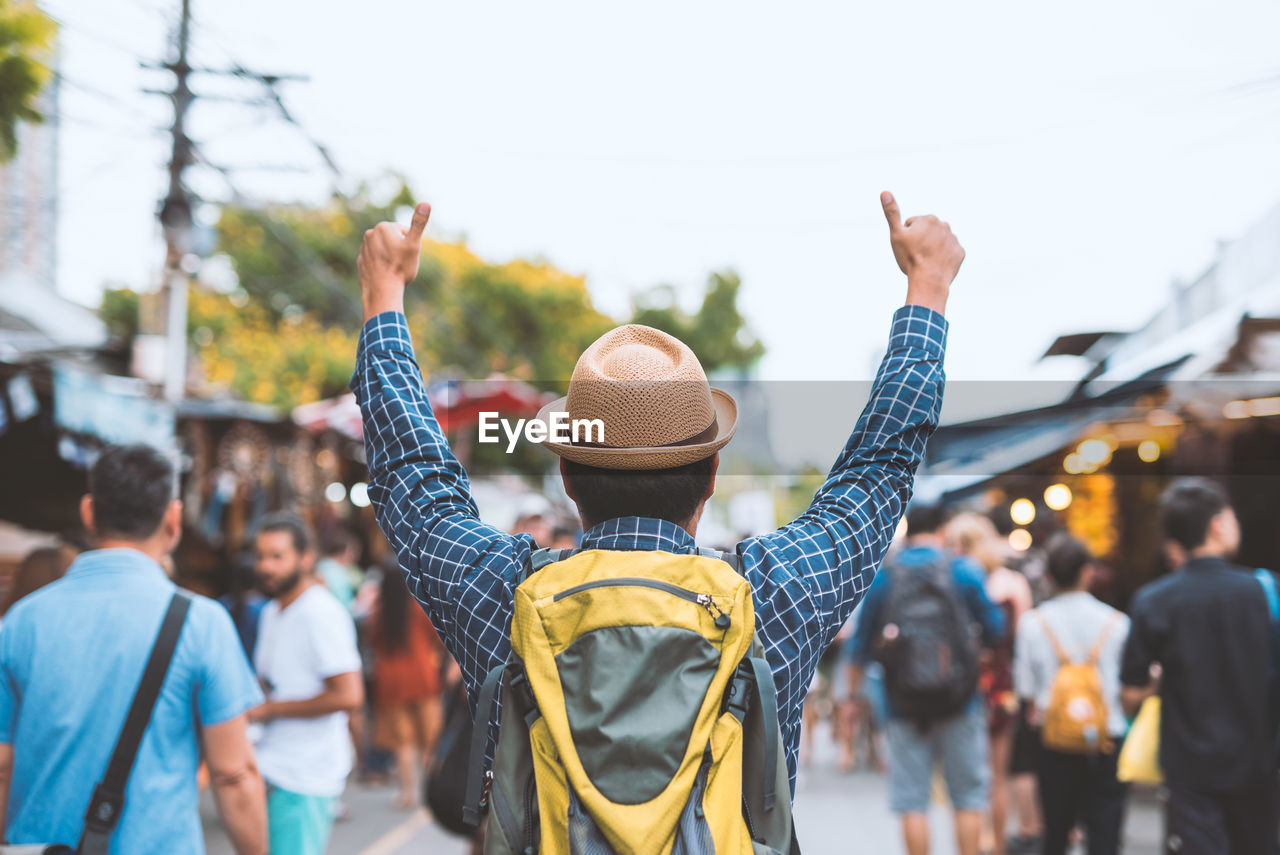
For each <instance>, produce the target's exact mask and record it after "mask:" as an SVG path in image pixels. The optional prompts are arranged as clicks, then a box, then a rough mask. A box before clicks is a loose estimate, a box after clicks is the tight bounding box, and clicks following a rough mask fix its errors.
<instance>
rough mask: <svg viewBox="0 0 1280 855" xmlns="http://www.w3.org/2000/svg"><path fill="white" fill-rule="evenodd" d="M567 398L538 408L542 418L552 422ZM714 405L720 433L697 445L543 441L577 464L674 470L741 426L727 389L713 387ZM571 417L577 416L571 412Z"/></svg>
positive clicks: (716, 448) (722, 442) (700, 456)
mask: <svg viewBox="0 0 1280 855" xmlns="http://www.w3.org/2000/svg"><path fill="white" fill-rule="evenodd" d="M567 400H568V399H567V398H557V399H556V400H554V401H552V402H551V403H549V404H547V405H546V406H545V407H543V408H542V409H541V410H539V411H538V416H537V417H538V419H539V420H540V421H542V422H543V423H546V424H550V415H551V413H563V412H566V411H567V406H566V401H567ZM711 405H712V406H713V407H714V408H715V411H716V435H715V436H714V437H713V438H711V439H709V440H706V441H705V442H699V443H696V444H693V445H665V446H658V447H648V448H599V447H596V446H589V445H574V444H572V443H568V442H553V441H551V440H550V439H548V440H547V441H546V442H544V443H542V444H543V445H545V446H546V447H547V448H548V449H550V450H551V451H553V452H555V453H556V454H558V455H560V456H561V457H563V458H564V459H565V460H572V461H574V462H575V463H582V464H585V465H587V466H595V467H597V468H600V469H672V468H674V467H676V466H684V465H686V464H689V463H695V462H697V461H699V460H702V459H704V458H707V457H710V456H711V455H713V454H715V453H716V452H717V451H719V450H720V449H722V448H724V447H725V445H727V444H728V442H729V440H731V439H733V432H734V431H735V430H737V429H738V402H737V401H735V400H734V399H733V396H732V395H730V394H729V393H728V392H726V391H724V390H723V389H716V388H714V387H713V388H712V389H711ZM569 418H571V419H572V418H573V415H572V414H570V416H569Z"/></svg>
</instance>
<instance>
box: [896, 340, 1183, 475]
mask: <svg viewBox="0 0 1280 855" xmlns="http://www.w3.org/2000/svg"><path fill="white" fill-rule="evenodd" d="M1185 361H1186V360H1185V359H1179V360H1176V361H1174V362H1171V363H1169V364H1167V365H1163V366H1160V367H1159V368H1157V369H1153V370H1152V371H1149V372H1147V373H1146V374H1144V375H1143V376H1142V377H1139V378H1138V379H1136V380H1133V381H1131V382H1129V383H1124V384H1118V385H1113V387H1112V388H1111V389H1110V390H1108V391H1106V392H1103V393H1101V394H1099V395H1097V396H1095V397H1092V398H1074V399H1071V400H1068V401H1064V402H1063V403H1060V404H1055V405H1053V406H1049V407H1040V408H1037V409H1031V410H1024V411H1021V412H1014V413H1005V414H1003V415H999V416H993V417H991V418H985V419H977V420H975V421H970V422H961V423H958V424H952V425H944V426H943V427H940V428H938V430H937V431H936V432H935V433H934V435H933V436H932V437H931V438H930V440H929V445H928V448H927V449H926V453H925V464H924V466H922V467H921V470H920V476H921V479H922V482H924V483H925V485H926V486H925V490H924V492H931V493H935V494H936V495H933V496H932V498H935V499H941V498H943V497H944V496H947V495H954V494H955V493H957V492H959V491H961V490H971V489H974V488H976V487H978V486H980V485H982V484H984V483H986V482H987V481H990V480H991V479H992V478H995V477H997V476H999V475H1002V474H1004V473H1006V472H1010V471H1012V470H1014V469H1018V468H1019V467H1022V466H1025V465H1026V464H1028V463H1031V462H1033V461H1036V460H1039V459H1041V458H1043V457H1047V456H1049V455H1050V454H1053V453H1054V452H1057V451H1059V450H1061V449H1063V448H1065V447H1067V446H1069V445H1071V444H1072V443H1073V442H1075V441H1076V440H1077V439H1078V438H1079V437H1080V435H1081V434H1082V433H1084V432H1085V430H1086V429H1087V428H1088V427H1089V425H1091V424H1094V423H1096V422H1100V421H1110V420H1119V419H1125V418H1129V417H1131V416H1132V415H1133V406H1134V404H1135V402H1136V401H1137V400H1138V399H1139V398H1140V397H1141V396H1142V395H1145V394H1148V393H1150V392H1153V391H1156V390H1158V389H1161V388H1163V387H1164V385H1165V383H1166V382H1167V381H1168V379H1169V377H1171V376H1172V375H1173V374H1174V373H1175V372H1176V371H1177V370H1178V368H1179V366H1181V365H1182V364H1183V363H1184V362H1185ZM936 479H944V480H936Z"/></svg>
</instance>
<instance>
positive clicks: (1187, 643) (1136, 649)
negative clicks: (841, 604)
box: [802, 478, 1280, 855]
mask: <svg viewBox="0 0 1280 855" xmlns="http://www.w3.org/2000/svg"><path fill="white" fill-rule="evenodd" d="M1153 510H1154V509H1153ZM1157 518H1158V523H1155V524H1158V525H1160V527H1161V536H1162V537H1163V538H1164V552H1165V555H1166V557H1167V559H1168V562H1169V565H1170V567H1171V570H1172V572H1171V573H1170V574H1168V575H1166V576H1163V577H1161V578H1159V579H1157V580H1156V581H1155V582H1152V583H1151V584H1149V585H1147V586H1146V587H1144V588H1143V589H1142V590H1140V591H1139V592H1138V594H1137V595H1136V596H1135V597H1134V599H1133V601H1132V602H1131V603H1130V604H1129V608H1128V613H1125V612H1123V611H1120V610H1118V609H1116V608H1114V607H1113V605H1112V604H1110V603H1108V602H1107V601H1106V599H1107V597H1106V593H1107V591H1108V589H1109V587H1110V586H1108V585H1106V579H1107V577H1108V575H1109V574H1108V573H1107V572H1106V569H1105V568H1104V567H1103V566H1102V565H1101V563H1100V562H1099V561H1098V560H1097V559H1096V558H1095V556H1093V555H1092V554H1091V553H1090V551H1089V549H1088V547H1087V546H1086V545H1085V544H1084V543H1083V542H1082V541H1081V540H1079V539H1077V538H1074V537H1072V536H1071V535H1070V534H1068V533H1066V532H1061V533H1059V534H1057V535H1056V536H1055V537H1054V538H1053V539H1052V540H1051V541H1050V542H1049V543H1048V544H1047V546H1046V548H1045V549H1044V550H1028V551H1023V552H1018V551H1015V550H1013V549H1011V548H1010V547H1009V545H1008V542H1007V540H1006V539H1005V538H1003V537H1001V536H1000V535H999V534H998V532H997V530H996V527H995V525H994V524H993V523H992V521H991V520H990V519H989V518H987V517H985V516H982V515H979V514H975V513H958V514H955V515H952V516H948V515H947V514H946V513H945V512H944V510H943V509H942V508H939V507H929V506H922V505H919V504H917V505H915V506H913V507H912V508H911V509H910V510H909V511H908V515H907V526H906V535H905V538H902V539H900V541H899V542H898V544H897V545H896V546H895V549H894V550H893V551H892V552H891V553H890V555H889V557H888V558H887V559H886V562H885V565H884V567H883V569H882V570H881V572H880V574H879V575H878V576H877V577H876V580H875V582H874V583H873V584H872V586H871V589H870V590H869V591H868V593H867V596H866V597H865V599H864V600H863V602H862V604H861V605H860V606H859V607H858V609H857V611H856V612H855V613H854V615H853V617H852V618H851V619H850V621H849V622H848V624H847V625H846V626H845V627H844V628H843V629H842V631H841V633H840V635H839V636H838V637H837V640H836V642H835V644H833V645H832V646H831V647H830V648H829V650H828V651H827V655H826V656H825V657H824V660H823V663H822V666H821V667H820V669H819V672H818V674H817V675H816V676H815V679H814V682H813V685H812V687H811V693H810V698H809V701H808V703H807V705H806V715H805V718H806V725H807V727H806V736H805V743H804V747H803V749H802V750H803V751H804V755H803V756H804V757H805V758H806V760H807V759H808V758H810V757H811V756H812V741H813V733H814V730H815V727H816V726H817V725H818V724H819V723H820V722H823V721H826V722H829V724H830V727H831V732H832V735H833V736H834V738H835V740H836V742H837V744H838V745H839V749H840V760H839V763H840V767H841V768H842V770H844V771H846V772H847V771H852V770H853V769H854V768H855V767H857V766H859V765H862V766H865V767H869V768H870V769H872V770H874V771H876V772H887V774H888V789H889V797H890V808H891V809H892V811H893V812H894V813H895V814H897V815H899V816H900V817H901V821H902V834H903V840H904V844H905V847H906V851H907V852H908V853H909V855H923V853H926V852H928V851H929V835H928V823H927V821H926V814H927V810H928V807H929V805H930V803H931V802H934V801H936V802H940V803H946V804H949V805H950V807H951V808H952V810H953V811H954V815H955V825H956V839H957V842H958V846H959V851H960V853H961V855H977V853H979V852H982V853H991V855H1006V853H1007V855H1019V853H1045V855H1062V853H1064V852H1066V851H1068V850H1070V849H1071V847H1073V846H1074V845H1078V844H1083V845H1084V846H1085V847H1086V850H1087V852H1088V853H1089V855H1111V853H1116V852H1120V851H1122V849H1123V838H1124V835H1123V827H1124V819H1125V809H1126V801H1127V798H1128V794H1129V786H1130V784H1131V783H1140V784H1148V785H1162V788H1161V795H1162V798H1163V801H1164V811H1165V845H1166V849H1167V851H1169V852H1181V851H1194V852H1214V853H1217V852H1221V853H1266V855H1271V853H1274V852H1276V851H1277V812H1276V795H1277V794H1276V786H1275V782H1276V765H1275V763H1276V760H1275V757H1276V755H1275V744H1276V739H1277V724H1278V723H1280V704H1277V697H1280V696H1278V693H1277V689H1278V686H1277V675H1276V673H1275V668H1274V667H1272V666H1269V664H1268V663H1269V662H1274V661H1276V650H1277V649H1280V648H1278V644H1280V623H1278V619H1280V599H1277V596H1276V584H1275V582H1274V580H1273V578H1272V574H1271V573H1270V572H1269V571H1267V570H1249V569H1246V568H1241V567H1237V566H1235V565H1233V564H1232V563H1231V559H1232V557H1233V556H1234V554H1235V552H1236V550H1237V549H1238V548H1239V544H1240V528H1239V524H1238V522H1237V520H1236V517H1235V513H1234V510H1233V508H1232V506H1231V503H1230V499H1229V497H1228V495H1227V493H1226V491H1225V490H1224V489H1223V488H1222V487H1221V486H1220V485H1218V484H1217V483H1215V482H1212V481H1209V480H1206V479H1200V478H1186V479H1182V480H1179V481H1176V482H1174V483H1173V484H1172V485H1171V486H1170V487H1169V488H1168V489H1167V491H1166V492H1165V494H1164V496H1163V498H1162V500H1161V504H1160V507H1159V509H1158V513H1154V514H1153V519H1157ZM966 648H967V649H969V650H970V651H971V652H972V655H971V663H969V667H960V668H958V669H951V670H948V669H946V668H938V667H937V663H936V658H937V657H939V656H942V657H946V656H956V657H957V658H963V657H964V654H963V652H962V651H964V650H965V649H966ZM948 681H950V683H951V684H950V685H948V684H947V683H948ZM920 699H924V701H925V703H924V704H923V705H922V704H920V703H918V701H919V700H920ZM1128 743H1132V744H1128Z"/></svg>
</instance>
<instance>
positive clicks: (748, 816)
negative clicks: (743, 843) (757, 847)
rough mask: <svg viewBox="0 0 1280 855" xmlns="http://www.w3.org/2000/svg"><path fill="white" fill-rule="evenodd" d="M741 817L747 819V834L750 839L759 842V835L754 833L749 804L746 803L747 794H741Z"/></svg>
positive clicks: (754, 825) (754, 827)
mask: <svg viewBox="0 0 1280 855" xmlns="http://www.w3.org/2000/svg"><path fill="white" fill-rule="evenodd" d="M742 818H743V819H745V820H746V821H747V834H749V835H751V839H752V840H754V841H756V842H757V843H759V842H760V837H759V835H757V834H756V824H755V822H753V821H752V819H751V805H749V804H748V803H747V794H746V793H743V794H742Z"/></svg>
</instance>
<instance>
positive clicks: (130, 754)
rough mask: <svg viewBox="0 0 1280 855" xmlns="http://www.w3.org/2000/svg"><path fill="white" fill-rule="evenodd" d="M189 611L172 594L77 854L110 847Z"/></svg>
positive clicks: (101, 852)
mask: <svg viewBox="0 0 1280 855" xmlns="http://www.w3.org/2000/svg"><path fill="white" fill-rule="evenodd" d="M190 609H191V598H190V597H188V596H187V595H186V594H184V593H182V592H181V591H174V593H173V596H172V597H171V598H170V599H169V608H168V611H166V612H165V615H164V620H163V621H161V623H160V631H159V632H158V633H157V634H156V640H155V643H154V644H152V646H151V655H150V657H149V658H148V659H147V665H146V667H145V668H144V669H143V671H142V680H140V681H139V683H138V688H137V690H136V691H135V692H134V693H133V703H132V704H130V705H129V713H128V715H126V716H125V720H124V727H122V728H121V729H120V736H119V737H118V738H117V739H116V747H115V750H113V751H112V752H111V761H110V762H109V763H108V764H107V773H106V774H105V775H103V776H102V780H101V782H99V784H98V786H97V788H96V789H94V791H93V798H91V799H90V800H89V810H88V811H87V812H86V814H85V818H84V831H83V833H82V834H81V837H80V845H79V846H78V847H77V848H76V852H77V853H80V855H106V853H107V852H108V850H109V849H110V848H111V832H112V831H113V830H114V829H115V827H116V823H118V822H119V821H120V814H121V813H123V812H124V794H125V790H126V789H127V788H128V785H129V773H130V772H132V771H133V761H134V759H135V758H136V757H137V756H138V748H139V747H140V746H141V745H142V737H143V735H144V734H145V733H146V732H147V725H148V724H149V723H150V722H151V712H152V710H153V709H155V705H156V700H157V699H158V698H159V697H160V689H161V688H162V687H163V686H164V678H165V675H166V674H167V673H168V672H169V663H170V662H171V661H172V660H173V652H174V650H176V649H177V647H178V638H179V637H180V636H181V635H182V626H183V624H184V623H186V620H187V612H188V611H190Z"/></svg>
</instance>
